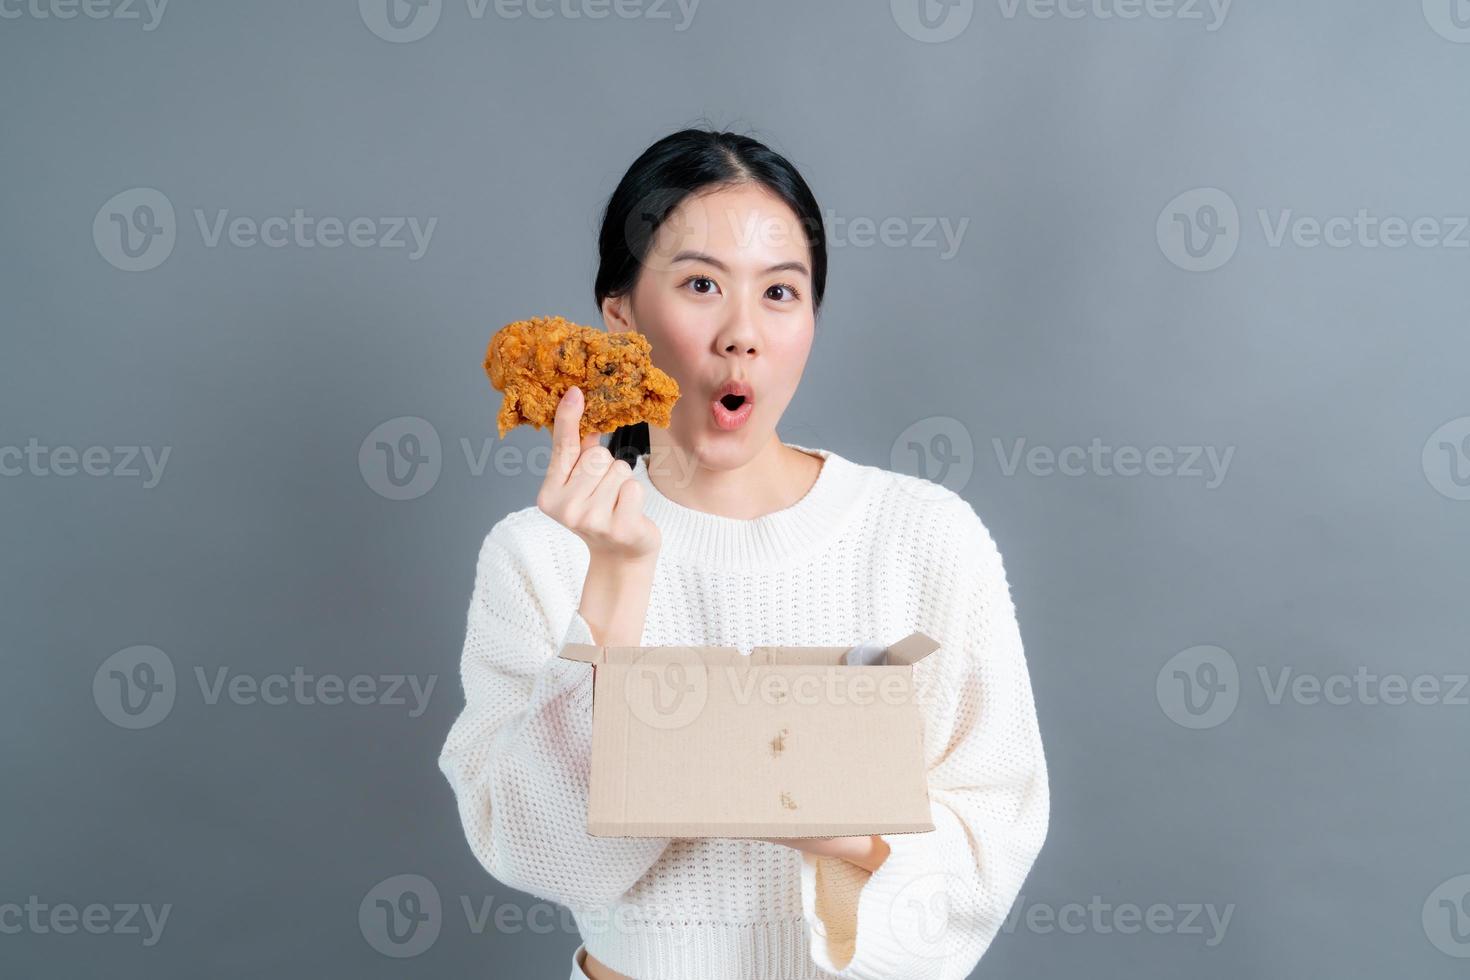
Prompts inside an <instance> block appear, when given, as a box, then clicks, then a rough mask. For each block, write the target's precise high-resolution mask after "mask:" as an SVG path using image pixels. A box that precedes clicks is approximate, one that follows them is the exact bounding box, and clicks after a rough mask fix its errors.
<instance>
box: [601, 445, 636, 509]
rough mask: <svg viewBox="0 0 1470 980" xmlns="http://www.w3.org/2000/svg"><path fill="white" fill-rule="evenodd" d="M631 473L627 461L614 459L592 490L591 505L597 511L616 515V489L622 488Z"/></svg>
mask: <svg viewBox="0 0 1470 980" xmlns="http://www.w3.org/2000/svg"><path fill="white" fill-rule="evenodd" d="M631 473H632V471H631V470H629V469H628V464H627V463H624V462H623V461H622V460H619V459H614V460H613V461H612V465H610V466H609V467H608V468H607V472H606V473H604V474H602V479H600V480H598V481H597V486H596V487H595V488H594V489H593V491H592V504H593V506H594V507H595V508H597V509H598V510H599V511H603V510H605V511H607V512H608V513H610V514H611V515H613V516H614V517H615V516H617V511H616V508H617V502H618V491H619V490H621V489H622V487H623V483H624V481H626V480H628V479H629V478H630V476H631Z"/></svg>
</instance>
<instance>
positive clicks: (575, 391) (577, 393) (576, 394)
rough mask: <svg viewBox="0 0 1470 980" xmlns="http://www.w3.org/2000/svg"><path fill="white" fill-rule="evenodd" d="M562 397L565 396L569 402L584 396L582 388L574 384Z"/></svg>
mask: <svg viewBox="0 0 1470 980" xmlns="http://www.w3.org/2000/svg"><path fill="white" fill-rule="evenodd" d="M562 397H564V398H565V399H566V400H567V401H569V402H574V401H576V400H577V399H579V398H581V397H582V389H581V388H578V387H577V386H576V385H572V386H571V387H570V388H568V389H567V390H566V394H565V395H563V396H562Z"/></svg>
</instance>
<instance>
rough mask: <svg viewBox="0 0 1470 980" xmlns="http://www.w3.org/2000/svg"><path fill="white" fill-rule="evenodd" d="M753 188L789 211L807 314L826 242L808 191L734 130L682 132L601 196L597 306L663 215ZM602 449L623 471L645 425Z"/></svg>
mask: <svg viewBox="0 0 1470 980" xmlns="http://www.w3.org/2000/svg"><path fill="white" fill-rule="evenodd" d="M743 183H754V184H759V185H761V186H762V187H764V188H766V189H767V190H769V191H771V192H772V193H774V194H775V195H776V196H777V197H779V198H780V199H781V200H782V201H784V202H785V203H786V205H787V206H788V207H790V208H791V210H792V211H794V212H795V213H796V217H797V220H798V222H799V223H800V224H801V226H802V227H803V229H805V231H806V238H807V245H808V248H809V249H810V251H811V265H812V270H811V272H812V312H813V313H814V314H815V313H816V312H817V311H818V310H820V309H821V306H822V294H823V292H825V290H826V286H827V238H826V233H825V229H824V228H823V226H822V216H821V211H820V210H819V209H818V207H817V199H816V197H815V196H814V195H813V194H812V191H811V188H810V187H808V186H807V183H806V181H805V180H803V179H802V176H801V174H800V173H799V172H797V169H796V168H795V167H794V166H792V165H791V162H790V161H789V160H787V159H786V158H785V157H783V156H782V155H781V154H779V153H777V152H776V151H774V150H772V149H771V148H770V147H768V146H766V145H765V144H764V143H761V142H760V141H759V140H755V139H752V138H751V137H749V136H742V135H739V134H737V133H729V132H716V131H713V130H702V129H683V130H680V131H679V132H677V133H671V134H670V135H668V136H665V137H664V138H663V139H661V140H659V141H658V142H656V143H654V144H653V145H652V146H650V147H649V148H648V149H646V150H644V151H643V153H642V154H641V155H640V156H639V157H638V159H636V160H634V161H633V164H632V166H630V167H629V168H628V171H627V173H625V174H623V179H622V180H620V181H619V182H618V186H617V188H616V189H614V190H613V192H612V196H611V197H610V198H608V202H607V209H606V211H604V212H603V216H602V229H601V231H600V232H599V234H598V237H597V252H598V266H597V279H596V281H595V283H594V284H593V294H594V295H595V296H596V299H597V307H598V309H599V310H601V309H602V301H603V300H604V299H606V298H607V297H609V296H621V295H624V294H627V293H630V292H632V290H633V286H634V284H635V283H636V282H637V281H638V273H639V271H640V270H641V269H642V268H643V260H644V257H645V256H646V255H647V254H648V249H649V247H650V245H651V244H652V242H653V237H654V234H655V233H656V232H657V231H658V229H659V226H660V225H662V224H663V223H664V221H665V219H667V218H668V216H669V214H670V212H672V211H673V210H674V209H675V208H677V207H678V206H679V204H680V203H681V202H682V201H683V200H684V199H685V198H687V197H689V196H690V195H691V194H694V193H696V192H699V191H704V190H710V189H714V188H716V187H720V186H722V185H723V186H733V185H737V184H743ZM608 449H609V450H610V451H611V452H612V454H613V456H614V457H615V458H618V459H622V460H624V461H626V462H627V463H628V465H630V466H636V465H637V459H638V457H639V456H641V455H643V454H645V453H647V452H649V436H648V423H647V422H639V423H637V424H636V425H625V426H621V427H620V428H618V430H617V431H615V432H614V433H613V434H612V441H611V442H610V443H609V444H608Z"/></svg>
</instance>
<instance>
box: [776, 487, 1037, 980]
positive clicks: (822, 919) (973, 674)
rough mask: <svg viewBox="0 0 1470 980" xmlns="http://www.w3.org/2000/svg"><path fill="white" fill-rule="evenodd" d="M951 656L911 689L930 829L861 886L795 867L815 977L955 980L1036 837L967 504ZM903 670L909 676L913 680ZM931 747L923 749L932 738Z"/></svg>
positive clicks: (1031, 787) (850, 875)
mask: <svg viewBox="0 0 1470 980" xmlns="http://www.w3.org/2000/svg"><path fill="white" fill-rule="evenodd" d="M964 509H965V510H966V511H968V512H969V517H968V518H966V519H965V520H964V525H965V527H966V529H967V530H966V531H965V532H964V533H965V537H963V538H962V539H961V540H965V541H968V542H969V544H970V546H971V547H968V548H966V549H965V550H966V551H967V552H969V553H970V554H969V556H968V557H967V558H965V559H964V560H963V561H962V563H961V570H960V574H959V577H958V582H959V590H960V591H959V593H958V595H957V596H956V598H957V599H958V601H959V602H961V603H962V604H963V608H962V609H961V611H960V612H958V613H957V614H956V619H955V621H956V622H957V623H960V624H962V628H961V629H960V630H959V631H958V633H959V635H958V636H957V640H958V642H957V643H953V644H951V643H948V642H946V643H944V644H943V645H942V646H941V648H940V649H939V650H936V651H935V652H934V653H932V654H930V656H931V657H935V656H938V657H940V658H941V659H940V660H939V661H938V662H937V663H936V664H935V665H934V668H933V669H934V670H935V671H936V672H935V673H934V674H933V675H932V676H931V678H930V683H929V684H927V685H925V687H926V688H927V689H928V690H929V691H933V692H938V693H937V695H936V696H934V697H929V698H925V704H924V706H923V709H922V710H923V711H924V712H925V714H926V723H925V732H926V738H925V754H926V757H927V762H928V786H929V799H930V807H931V810H932V813H933V821H934V826H935V829H934V830H933V831H932V832H929V833H921V834H887V835H884V838H883V839H884V840H885V841H886V842H887V843H888V846H889V847H890V849H891V851H890V853H889V855H888V857H887V859H886V860H885V861H884V862H883V864H882V865H880V866H879V868H878V869H877V870H876V871H874V872H871V873H870V872H868V871H866V870H864V869H862V868H859V867H858V866H856V865H854V864H850V863H848V862H847V861H844V860H840V859H835V858H815V857H813V856H811V855H809V854H805V853H803V855H802V870H801V889H802V905H803V909H804V912H805V917H806V920H807V923H808V926H809V931H810V932H811V933H812V936H811V948H812V958H813V960H814V961H815V962H816V963H817V965H818V966H820V967H822V968H823V969H825V970H827V971H829V972H831V973H835V974H836V975H837V976H839V977H843V978H846V980H962V978H964V977H966V976H968V975H969V973H970V971H971V970H972V969H974V967H975V965H976V964H977V963H978V962H979V960H980V957H981V956H982V955H983V954H984V952H985V951H986V949H988V948H989V946H990V944H991V942H992V940H994V938H995V936H996V934H997V932H998V931H999V929H1000V926H1001V923H1002V921H1003V920H1004V918H1005V916H1006V915H1007V913H1008V911H1009V909H1010V908H1011V905H1012V903H1013V902H1014V901H1015V899H1016V896H1017V894H1018V893H1019V891H1020V888H1021V885H1022V883H1023V882H1024V880H1025V878H1026V876H1027V875H1028V874H1029V873H1030V869H1031V866H1032V864H1033V863H1034V861H1035V859H1036V856H1037V854H1038V853H1039V852H1040V850H1041V846H1042V843H1043V841H1044V840H1045V837H1046V831H1047V824H1048V821H1049V818H1050V793H1049V788H1048V781H1047V771H1046V759H1045V756H1044V754H1043V752H1042V744H1041V735H1040V731H1039V729H1038V725H1037V720H1036V708H1035V703H1034V700H1033V696H1032V691H1031V681H1030V676H1029V674H1028V672H1027V668H1026V660H1025V655H1024V653H1023V650H1022V646H1021V635H1020V629H1019V626H1018V623H1017V619H1016V612H1015V607H1014V605H1013V603H1012V600H1011V595H1010V587H1009V584H1008V582H1007V580H1006V575H1005V570H1004V567H1003V565H1002V561H1001V556H1000V552H999V551H998V550H997V548H996V545H995V542H994V540H992V538H991V536H990V534H989V532H988V531H987V530H986V529H985V527H984V525H983V524H981V523H980V521H979V518H978V516H975V514H974V511H973V509H971V508H970V507H969V505H968V503H966V504H965V507H964ZM916 670H917V668H916ZM936 736H937V737H936Z"/></svg>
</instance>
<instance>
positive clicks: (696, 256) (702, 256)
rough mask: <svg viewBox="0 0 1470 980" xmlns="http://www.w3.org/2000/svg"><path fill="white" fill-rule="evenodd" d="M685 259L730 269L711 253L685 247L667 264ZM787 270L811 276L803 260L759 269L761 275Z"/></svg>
mask: <svg viewBox="0 0 1470 980" xmlns="http://www.w3.org/2000/svg"><path fill="white" fill-rule="evenodd" d="M685 261H691V262H704V263H707V264H709V265H712V266H714V267H715V268H716V269H719V270H720V271H721V272H729V271H730V267H729V266H727V265H726V264H725V263H723V262H721V261H720V260H719V259H717V258H715V257H714V256H713V255H707V254H706V253H704V252H691V251H689V250H687V249H686V250H685V251H682V252H680V253H679V254H678V255H675V256H674V257H673V258H672V259H670V260H669V264H670V265H672V264H674V263H675V262H685ZM788 270H789V271H792V272H800V273H801V274H802V275H804V276H806V277H808V278H810V277H811V273H810V272H809V271H807V267H806V263H805V262H777V263H776V264H775V265H773V266H768V267H766V268H764V269H762V270H761V275H766V274H767V273H771V272H786V271H788Z"/></svg>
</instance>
